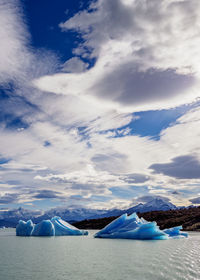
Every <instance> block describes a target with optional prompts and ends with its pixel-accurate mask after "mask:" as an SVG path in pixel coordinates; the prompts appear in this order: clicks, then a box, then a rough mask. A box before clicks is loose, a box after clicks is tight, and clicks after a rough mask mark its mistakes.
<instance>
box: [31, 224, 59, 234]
mask: <svg viewBox="0 0 200 280" xmlns="http://www.w3.org/2000/svg"><path fill="white" fill-rule="evenodd" d="M54 235H55V228H54V225H53V223H52V222H51V221H50V220H43V221H42V222H40V223H39V224H37V225H35V226H34V230H33V232H32V236H54Z"/></svg>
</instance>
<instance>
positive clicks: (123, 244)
mask: <svg viewBox="0 0 200 280" xmlns="http://www.w3.org/2000/svg"><path fill="white" fill-rule="evenodd" d="M95 232H96V231H90V235H89V236H63V237H16V236H15V230H14V229H0V279H1V280H23V279H26V280H134V279H136V280H145V279H148V280H151V279H152V280H157V279H158V280H162V279H170V280H173V279H180V280H184V279H186V280H189V279H195V280H197V279H200V233H190V235H189V238H187V239H181V240H180V239H175V240H165V241H136V240H120V239H113V240H112V239H94V238H93V234H94V233H95Z"/></svg>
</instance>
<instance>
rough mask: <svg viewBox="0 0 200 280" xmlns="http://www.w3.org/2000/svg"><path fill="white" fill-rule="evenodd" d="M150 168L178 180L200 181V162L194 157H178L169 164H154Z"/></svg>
mask: <svg viewBox="0 0 200 280" xmlns="http://www.w3.org/2000/svg"><path fill="white" fill-rule="evenodd" d="M149 168H150V169H153V170H154V172H155V173H163V174H165V175H167V176H171V177H175V178H178V179H200V172H199V171H200V161H199V160H198V159H197V158H196V157H195V156H192V155H186V156H180V157H176V158H173V159H172V161H171V162H169V163H161V164H153V165H151V166H150V167H149Z"/></svg>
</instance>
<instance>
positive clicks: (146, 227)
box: [94, 213, 187, 240]
mask: <svg viewBox="0 0 200 280" xmlns="http://www.w3.org/2000/svg"><path fill="white" fill-rule="evenodd" d="M181 229H182V227H175V228H171V229H166V230H160V229H159V227H158V226H157V224H156V222H147V221H146V220H144V219H143V218H141V219H140V218H139V217H138V216H137V214H136V213H133V214H132V215H130V216H128V215H127V214H123V215H122V216H120V217H119V218H117V219H115V220H114V221H112V222H111V223H110V224H108V225H107V226H106V227H104V228H103V229H102V230H100V231H99V232H97V233H96V234H95V236H94V237H95V238H124V239H139V240H166V239H169V238H180V237H187V233H183V232H180V230H181Z"/></svg>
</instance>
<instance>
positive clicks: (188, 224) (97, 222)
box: [73, 207, 200, 231]
mask: <svg viewBox="0 0 200 280" xmlns="http://www.w3.org/2000/svg"><path fill="white" fill-rule="evenodd" d="M138 216H139V217H143V218H144V219H145V220H147V221H156V222H157V224H158V225H159V226H160V228H161V229H164V228H170V227H175V226H179V225H182V226H183V230H186V231H200V207H190V208H183V209H174V210H167V211H150V212H145V213H138ZM116 218H117V216H114V217H107V218H101V219H91V220H84V221H80V222H75V223H73V225H75V226H76V227H78V228H80V229H81V228H84V229H101V228H103V227H105V226H106V225H107V224H109V223H110V222H112V221H113V220H114V219H116Z"/></svg>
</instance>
